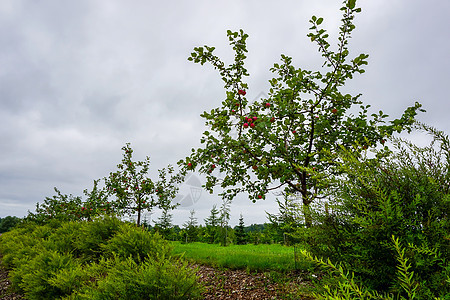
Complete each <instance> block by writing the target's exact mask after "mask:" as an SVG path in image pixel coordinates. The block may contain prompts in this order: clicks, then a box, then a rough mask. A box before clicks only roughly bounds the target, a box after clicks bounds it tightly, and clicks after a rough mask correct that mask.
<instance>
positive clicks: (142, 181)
mask: <svg viewBox="0 0 450 300" xmlns="http://www.w3.org/2000/svg"><path fill="white" fill-rule="evenodd" d="M122 150H123V151H124V154H123V158H122V163H120V164H118V165H117V168H118V170H117V171H116V172H112V173H110V175H109V176H108V177H106V178H105V186H106V189H107V191H108V193H109V195H114V196H115V198H116V199H115V200H114V201H112V206H113V207H114V209H115V211H117V212H118V213H119V214H121V215H124V214H128V215H132V214H137V221H136V223H137V225H140V222H141V214H142V213H143V212H144V211H151V210H152V209H153V208H155V207H157V208H161V209H164V208H171V209H173V208H175V207H176V205H173V204H172V199H174V198H175V196H176V194H177V192H178V184H179V183H181V182H182V180H183V176H182V175H180V174H174V168H173V167H172V166H168V167H167V169H166V168H163V169H161V170H158V172H159V175H158V177H159V178H158V180H157V181H153V180H152V179H151V178H149V177H148V171H149V167H150V158H149V157H146V158H145V160H144V161H137V162H135V161H133V160H132V155H133V149H131V147H130V144H126V146H124V147H122Z"/></svg>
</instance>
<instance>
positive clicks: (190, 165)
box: [156, 163, 192, 191]
mask: <svg viewBox="0 0 450 300" xmlns="http://www.w3.org/2000/svg"><path fill="white" fill-rule="evenodd" d="M188 168H192V164H191V163H188ZM156 191H158V190H156Z"/></svg>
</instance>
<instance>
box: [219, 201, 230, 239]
mask: <svg viewBox="0 0 450 300" xmlns="http://www.w3.org/2000/svg"><path fill="white" fill-rule="evenodd" d="M230 205H231V200H229V199H226V198H224V199H223V201H222V205H221V206H220V244H221V245H222V246H226V245H227V244H228V222H229V221H230Z"/></svg>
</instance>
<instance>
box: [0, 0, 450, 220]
mask: <svg viewBox="0 0 450 300" xmlns="http://www.w3.org/2000/svg"><path fill="white" fill-rule="evenodd" d="M359 2H360V3H358V5H359V6H360V7H362V9H363V12H362V13H361V14H359V15H358V16H357V19H356V22H355V23H356V25H357V28H356V31H355V33H354V35H353V38H352V40H351V44H350V50H352V51H354V52H353V55H354V56H356V55H358V54H359V53H361V52H364V53H368V54H369V55H370V57H369V65H368V66H367V68H366V70H367V71H366V73H365V74H363V75H362V76H358V77H357V78H355V79H354V80H353V81H352V83H351V84H350V85H349V86H348V88H349V89H350V90H352V91H354V92H355V93H356V92H360V93H362V94H363V96H362V98H361V99H362V100H363V101H364V102H365V103H366V104H371V105H372V107H373V109H374V110H375V111H378V110H380V109H382V110H383V111H384V112H385V113H387V114H389V115H390V116H391V117H392V118H394V117H398V116H400V115H401V113H402V112H403V110H404V109H405V108H406V107H408V106H411V105H413V104H414V101H419V102H420V103H422V104H423V107H424V108H425V109H426V110H427V113H425V114H421V115H420V116H419V120H420V121H423V122H426V123H428V124H430V125H433V126H436V127H437V128H438V129H441V130H444V131H445V132H447V133H450V122H449V117H448V114H449V112H450V103H449V96H448V94H449V93H448V86H449V84H450V62H449V61H450V60H449V53H450V38H449V37H450V36H449V32H450V18H449V16H450V1H448V0H427V1H424V0H364V1H359ZM340 6H341V1H338V0H314V1H311V0H309V1H306V0H287V1H285V0H280V1H262V0H257V1H256V0H240V1H238V0H227V1H210V0H201V1H197V0H193V1H181V0H178V1H143V0H142V1H138V0H136V1H118V0H77V1H71V0H70V1H69V0H53V1H31V0H30V1H21V0H1V1H0V153H1V154H0V155H1V156H0V217H4V216H7V215H16V216H19V217H22V216H25V215H26V214H27V211H28V210H31V211H33V210H34V208H35V205H36V203H37V202H41V201H43V200H44V199H45V197H47V196H52V195H54V191H53V188H54V187H57V188H58V189H60V190H61V191H62V193H65V194H73V195H82V192H83V190H84V189H91V188H92V185H93V180H94V179H98V178H102V177H104V176H106V175H108V174H109V172H111V171H114V170H115V166H116V165H117V164H118V163H119V162H120V160H121V158H122V151H121V147H122V146H124V145H125V143H127V142H130V143H131V147H132V148H133V149H134V150H135V152H134V159H135V160H142V159H143V158H144V157H145V156H150V159H151V163H152V168H153V171H152V172H153V173H152V174H154V175H156V170H157V169H158V168H162V167H165V166H167V165H168V164H176V162H177V161H178V160H179V159H181V158H183V157H185V156H186V155H188V154H189V153H190V150H191V148H193V147H198V146H200V137H201V134H202V132H203V131H204V130H205V129H206V127H205V126H204V122H203V120H202V118H201V117H200V114H201V113H202V112H203V111H205V110H210V109H211V108H213V107H217V106H218V105H220V103H221V101H222V100H223V99H224V97H225V92H224V90H223V83H222V82H221V80H220V77H219V76H218V74H217V73H216V72H215V71H214V70H213V68H211V67H210V66H206V65H205V66H200V65H197V64H194V63H192V62H188V61H187V57H188V56H189V54H190V53H191V52H192V49H193V47H195V46H201V45H204V44H207V45H210V46H215V47H216V52H217V53H216V54H217V55H219V56H220V57H222V59H224V60H225V61H226V62H231V59H232V58H233V52H232V50H231V49H230V47H229V46H228V40H227V37H226V31H227V29H231V30H238V29H241V28H242V29H243V30H244V31H245V32H246V33H248V34H249V36H250V37H249V39H248V49H249V54H248V59H247V69H248V70H249V72H250V78H249V79H248V80H247V82H248V83H249V87H250V88H249V90H248V94H247V97H248V99H252V98H255V97H257V96H258V95H259V94H260V93H261V92H264V93H267V88H268V86H269V85H268V80H269V79H270V78H272V77H271V73H270V72H269V69H270V68H271V67H272V66H273V63H275V62H278V61H279V59H280V54H286V55H289V56H292V57H293V59H294V62H295V65H296V66H298V67H302V68H307V69H312V70H316V69H318V68H319V67H320V65H321V62H322V59H321V57H320V54H319V53H318V52H317V48H316V47H315V45H314V44H312V43H311V42H310V41H309V39H308V38H307V37H306V34H307V33H308V28H309V27H310V26H309V25H310V24H309V23H308V20H309V19H310V17H311V16H312V15H317V16H322V17H324V19H325V21H324V23H323V24H324V26H325V27H326V28H327V29H328V30H329V33H330V35H331V37H332V38H335V37H336V33H337V28H338V26H339V20H340V17H341V16H340V12H339V7H340ZM332 44H333V45H335V44H336V42H335V41H333V42H332ZM417 138H418V137H417ZM194 176H196V175H194ZM198 177H199V178H200V179H201V177H200V176H198ZM193 182H194V181H191V183H190V184H188V185H186V184H185V186H183V187H182V190H181V193H180V196H181V197H182V199H185V198H183V197H184V196H186V195H187V194H189V193H190V191H191V190H192V189H191V188H193V187H194V188H195V185H196V183H195V182H194V183H193ZM195 200H196V202H195V203H193V204H192V205H185V206H184V207H181V208H179V209H178V210H177V211H176V212H175V216H174V218H175V220H174V221H175V223H177V224H182V223H183V222H185V221H186V220H187V218H188V216H189V210H190V209H195V211H196V215H197V217H198V219H199V221H200V222H202V221H203V219H204V218H205V217H207V216H208V214H209V211H210V210H211V208H212V205H213V204H220V199H219V198H218V196H217V195H209V194H207V193H206V192H204V191H203V192H202V193H201V195H199V196H198V197H197V198H196V199H195ZM276 210H277V206H276V205H275V204H274V197H273V196H272V197H269V199H268V200H265V201H261V202H259V203H257V204H252V203H251V202H250V201H249V200H248V199H246V197H245V195H243V196H242V197H239V198H238V199H236V201H235V202H234V204H233V206H232V211H231V214H232V220H231V223H232V224H236V223H237V220H238V218H239V214H240V213H242V214H243V215H244V219H245V222H246V224H250V223H263V222H265V221H266V214H265V211H269V212H276ZM157 215H158V214H157V213H155V214H154V215H153V218H155V217H156V216H157Z"/></svg>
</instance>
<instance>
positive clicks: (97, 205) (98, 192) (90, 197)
mask: <svg viewBox="0 0 450 300" xmlns="http://www.w3.org/2000/svg"><path fill="white" fill-rule="evenodd" d="M99 181H100V180H94V187H93V188H92V190H91V191H88V190H84V191H83V192H84V195H85V196H86V197H87V199H86V201H85V202H84V203H83V205H82V207H81V216H82V217H84V218H86V219H87V220H91V219H92V218H93V217H94V216H97V215H117V214H119V211H118V208H117V207H116V206H114V203H111V202H110V201H109V200H108V192H107V190H106V189H103V188H99V187H98V183H99Z"/></svg>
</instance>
